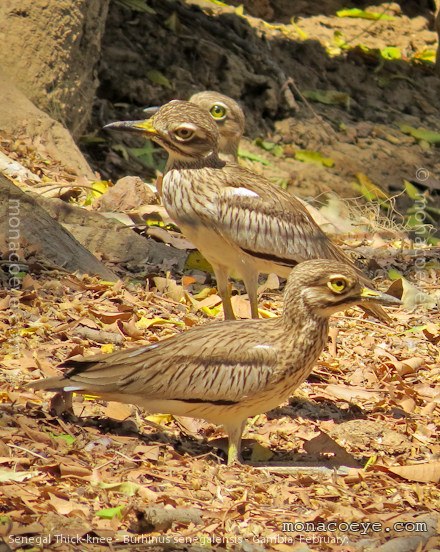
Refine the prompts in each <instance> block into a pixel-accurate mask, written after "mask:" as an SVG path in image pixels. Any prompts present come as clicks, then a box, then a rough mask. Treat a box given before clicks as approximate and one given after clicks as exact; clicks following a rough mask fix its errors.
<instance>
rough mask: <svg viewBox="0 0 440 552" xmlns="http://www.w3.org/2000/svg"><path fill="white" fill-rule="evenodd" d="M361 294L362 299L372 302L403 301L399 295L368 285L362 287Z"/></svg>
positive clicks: (390, 303) (397, 303)
mask: <svg viewBox="0 0 440 552" xmlns="http://www.w3.org/2000/svg"><path fill="white" fill-rule="evenodd" d="M360 295H361V297H362V299H364V300H365V301H368V302H371V303H381V304H383V305H400V304H401V303H402V301H400V299H397V297H393V296H392V295H389V294H388V293H382V292H381V291H376V290H374V289H370V288H367V287H363V288H362V290H361V293H360Z"/></svg>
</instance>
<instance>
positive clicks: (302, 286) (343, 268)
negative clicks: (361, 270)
mask: <svg viewBox="0 0 440 552" xmlns="http://www.w3.org/2000/svg"><path fill="white" fill-rule="evenodd" d="M284 301H285V309H287V312H288V309H289V304H290V303H292V304H294V303H296V302H297V301H300V302H301V303H302V304H303V305H304V306H305V307H306V309H307V310H308V311H309V312H310V313H311V314H314V315H316V316H319V317H322V318H328V317H329V316H331V315H332V314H334V313H335V312H338V311H341V310H345V309H347V308H349V307H351V306H354V305H362V304H363V303H370V304H371V303H378V304H383V305H398V304H400V301H399V299H396V298H395V297H393V296H391V295H388V294H386V293H381V292H380V291H376V290H374V289H370V288H367V287H365V286H363V285H362V284H361V283H360V281H359V276H358V275H357V274H356V272H355V270H353V269H352V268H351V267H349V266H347V265H345V264H343V263H340V262H337V261H329V260H326V259H316V260H312V261H305V262H303V263H300V264H299V265H297V266H296V267H295V268H294V269H293V270H292V272H291V274H290V275H289V279H288V282H287V286H286V295H285V300H284ZM293 311H294V307H293ZM293 311H292V314H293V315H294V312H293Z"/></svg>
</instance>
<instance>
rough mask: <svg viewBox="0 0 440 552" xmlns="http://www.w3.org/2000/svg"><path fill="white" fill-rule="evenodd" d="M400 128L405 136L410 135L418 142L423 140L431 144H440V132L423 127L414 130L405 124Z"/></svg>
mask: <svg viewBox="0 0 440 552" xmlns="http://www.w3.org/2000/svg"><path fill="white" fill-rule="evenodd" d="M399 128H400V130H401V131H402V132H403V133H404V134H409V135H410V136H413V138H415V139H416V140H423V141H425V142H428V143H429V144H440V132H435V131H433V130H428V129H426V128H423V127H419V128H414V127H412V126H410V125H405V124H401V125H399Z"/></svg>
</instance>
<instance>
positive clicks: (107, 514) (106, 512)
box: [95, 506, 124, 519]
mask: <svg viewBox="0 0 440 552" xmlns="http://www.w3.org/2000/svg"><path fill="white" fill-rule="evenodd" d="M123 510H124V506H116V508H104V509H103V510H98V511H97V512H96V514H95V515H96V516H98V517H99V518H101V519H113V518H115V517H118V518H122V512H123Z"/></svg>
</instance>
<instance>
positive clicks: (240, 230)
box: [217, 187, 348, 266]
mask: <svg viewBox="0 0 440 552" xmlns="http://www.w3.org/2000/svg"><path fill="white" fill-rule="evenodd" d="M217 202H218V204H217V208H218V216H217V220H218V222H217V224H218V225H219V226H220V228H219V230H220V231H221V233H222V235H224V237H225V238H227V239H230V240H231V241H233V242H235V243H236V244H237V245H238V246H239V247H240V248H241V249H243V250H244V251H246V252H247V253H249V254H251V255H253V256H255V257H259V258H262V259H266V260H269V261H273V262H275V263H278V264H282V265H285V266H294V265H296V264H298V263H300V262H302V261H305V260H307V259H312V258H328V259H334V260H340V261H343V262H348V259H347V258H346V257H345V255H344V253H343V252H342V251H341V250H339V248H338V247H337V246H335V245H334V244H333V243H332V242H331V241H330V239H329V238H328V237H327V236H326V235H325V234H324V232H323V231H322V230H321V229H320V228H319V226H318V225H317V224H316V223H314V222H313V221H312V220H310V217H309V216H308V215H306V214H305V213H304V212H303V209H304V208H302V210H300V209H296V208H295V209H288V208H286V209H283V208H282V207H281V206H280V205H279V204H278V202H277V201H268V200H267V198H261V197H260V196H259V194H257V193H255V192H253V191H252V190H246V189H244V188H239V187H238V188H233V187H227V188H223V190H222V191H221V193H220V194H219V195H218V198H217ZM286 207H288V205H286Z"/></svg>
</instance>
